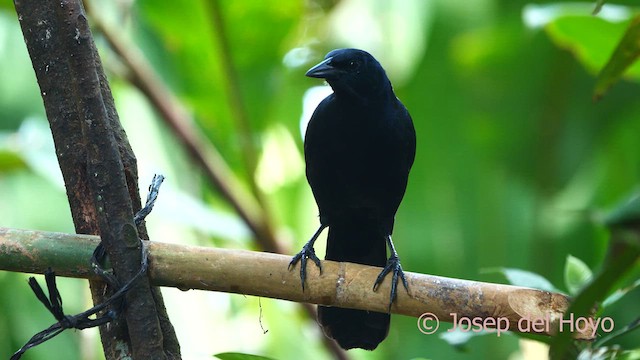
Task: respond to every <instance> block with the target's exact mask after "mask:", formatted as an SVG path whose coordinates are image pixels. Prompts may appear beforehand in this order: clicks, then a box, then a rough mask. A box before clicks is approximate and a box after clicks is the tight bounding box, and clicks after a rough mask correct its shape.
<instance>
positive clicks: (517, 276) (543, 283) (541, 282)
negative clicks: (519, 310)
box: [497, 268, 559, 292]
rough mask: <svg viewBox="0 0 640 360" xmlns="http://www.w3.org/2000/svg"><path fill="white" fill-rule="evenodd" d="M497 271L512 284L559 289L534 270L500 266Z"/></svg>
mask: <svg viewBox="0 0 640 360" xmlns="http://www.w3.org/2000/svg"><path fill="white" fill-rule="evenodd" d="M497 272H499V273H501V274H503V275H504V276H505V277H506V278H507V281H509V283H510V284H511V285H516V286H524V287H530V288H534V289H540V290H545V291H551V292H558V291H559V290H558V289H557V288H556V287H555V286H553V284H552V283H551V282H550V281H549V280H547V279H546V278H545V277H543V276H542V275H539V274H536V273H534V272H530V271H526V270H521V269H513V268H500V269H497Z"/></svg>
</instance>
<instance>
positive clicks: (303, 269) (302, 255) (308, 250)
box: [289, 243, 322, 291]
mask: <svg viewBox="0 0 640 360" xmlns="http://www.w3.org/2000/svg"><path fill="white" fill-rule="evenodd" d="M307 259H311V261H313V262H314V263H315V264H316V266H317V267H318V268H319V269H320V274H322V264H321V263H320V259H318V257H317V256H316V251H315V250H314V249H313V245H310V244H309V243H307V244H305V245H304V246H303V247H302V250H300V252H299V253H297V254H296V255H295V256H294V257H293V258H292V259H291V261H290V262H289V271H291V269H292V268H293V267H294V266H295V265H296V263H297V262H298V261H300V280H301V281H302V291H304V282H305V280H306V278H307Z"/></svg>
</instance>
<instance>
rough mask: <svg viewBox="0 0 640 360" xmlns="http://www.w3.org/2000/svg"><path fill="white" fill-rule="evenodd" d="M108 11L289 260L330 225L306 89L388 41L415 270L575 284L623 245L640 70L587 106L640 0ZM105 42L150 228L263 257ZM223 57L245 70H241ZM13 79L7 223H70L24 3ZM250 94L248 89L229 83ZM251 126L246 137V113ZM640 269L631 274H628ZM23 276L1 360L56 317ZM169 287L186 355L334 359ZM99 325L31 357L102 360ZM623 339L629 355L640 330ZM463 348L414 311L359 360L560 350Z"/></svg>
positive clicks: (484, 344)
mask: <svg viewBox="0 0 640 360" xmlns="http://www.w3.org/2000/svg"><path fill="white" fill-rule="evenodd" d="M212 1H213V0H212ZM91 4H92V7H93V8H94V9H95V10H96V11H94V14H93V15H95V16H100V17H101V18H103V20H105V21H107V23H108V24H109V25H110V26H112V27H114V28H116V29H118V34H119V36H122V37H123V38H125V39H126V40H127V41H129V42H130V44H131V46H136V47H139V48H140V49H141V50H142V52H143V54H144V55H145V57H146V58H147V59H148V60H149V61H150V62H151V64H152V68H153V71H155V72H157V73H158V74H159V76H160V77H161V78H162V79H163V81H164V82H165V83H166V84H167V85H169V87H170V88H171V89H172V90H173V91H174V92H175V93H176V94H177V95H178V96H179V97H180V99H181V100H182V101H183V102H184V104H185V105H186V106H187V107H188V109H189V111H190V112H191V113H192V114H193V115H194V117H195V119H196V120H197V122H198V125H199V126H200V128H201V129H202V131H203V133H204V134H206V136H207V137H208V138H209V139H210V140H211V141H212V142H213V143H214V144H215V145H216V146H217V147H218V149H219V150H220V151H221V153H222V154H223V156H224V158H225V160H226V161H227V162H228V163H229V164H230V166H231V167H232V169H233V170H234V171H235V172H236V174H237V175H238V176H239V177H240V178H241V179H243V181H244V182H245V184H246V185H247V187H250V186H249V184H250V183H252V182H255V183H256V184H257V186H258V188H259V191H262V192H263V193H264V194H265V199H266V202H267V206H268V209H269V210H270V211H271V212H272V213H273V216H272V220H273V221H274V227H275V229H277V232H278V234H279V235H280V237H281V238H282V239H284V240H285V241H287V245H288V246H289V248H290V249H291V253H292V254H293V253H294V252H295V251H297V249H298V248H299V247H300V246H301V245H302V244H303V243H304V241H306V240H307V238H308V237H309V236H310V235H311V234H312V232H313V230H314V229H315V227H316V226H317V218H316V212H317V211H316V208H315V204H314V202H313V198H312V196H311V192H310V191H309V188H308V185H307V184H306V180H305V178H304V165H303V160H302V159H303V154H302V136H301V131H300V129H301V116H302V112H303V97H304V96H305V93H306V91H307V90H308V89H310V88H311V87H315V86H319V85H320V84H319V83H318V81H317V80H314V79H307V78H305V77H304V72H305V71H306V69H308V68H309V67H310V66H311V65H313V64H315V63H316V62H317V61H318V60H320V59H321V58H322V57H323V56H324V54H325V53H326V52H327V51H328V50H330V49H332V48H336V47H359V48H364V49H366V50H368V51H370V52H371V53H373V55H374V56H376V57H377V58H378V59H379V60H380V61H381V62H382V64H383V65H384V67H385V68H386V69H387V72H388V73H389V75H390V77H391V80H392V82H393V83H394V86H395V90H396V93H397V95H398V96H399V97H400V99H401V100H402V101H403V102H404V103H405V105H406V106H407V108H408V109H409V110H410V112H411V114H412V117H413V119H414V122H415V127H416V132H417V137H418V149H417V157H416V162H415V165H414V168H413V171H412V173H411V177H410V182H409V187H408V189H407V193H406V196H405V199H404V201H403V203H402V205H401V207H400V210H399V212H398V214H397V220H396V229H395V233H394V240H395V241H396V246H397V249H398V252H399V254H400V256H401V258H402V261H403V266H404V268H405V269H406V270H407V271H415V272H422V273H429V274H436V275H442V276H451V277H459V278H465V279H473V280H482V281H494V282H504V277H503V276H502V275H500V274H496V273H495V272H487V271H484V270H486V269H492V268H493V269H495V268H506V269H505V271H506V270H511V271H512V272H511V275H512V276H517V277H518V276H519V277H518V278H520V279H522V277H521V276H520V275H522V273H517V272H513V271H514V270H513V269H522V270H526V271H529V272H531V273H537V274H540V275H542V276H543V277H544V278H546V279H549V281H550V283H551V284H563V283H564V279H565V270H564V269H565V261H566V259H567V257H568V256H569V255H571V256H574V257H575V258H577V259H580V260H581V262H580V264H582V262H584V265H585V266H582V265H580V268H581V269H582V270H583V271H586V270H585V269H586V268H589V269H597V268H598V267H599V266H600V264H601V263H602V261H603V259H604V256H605V252H606V249H607V244H608V240H609V234H608V233H607V231H606V230H605V226H604V225H603V224H602V219H603V215H602V214H604V213H605V211H606V210H607V209H610V208H612V207H613V206H614V205H615V204H616V203H618V202H619V201H621V200H622V199H625V198H627V197H628V194H629V193H631V192H633V191H634V189H635V190H637V186H638V179H639V175H640V141H639V136H640V101H639V99H640V86H639V85H638V83H637V81H638V79H639V78H640V75H639V74H640V67H639V65H638V64H636V65H634V66H632V67H631V68H630V69H629V70H628V71H627V72H626V73H625V80H622V81H620V82H619V83H616V84H615V85H614V86H613V87H611V89H610V90H609V92H608V93H607V94H606V96H605V97H604V98H602V99H601V100H600V101H599V102H596V103H594V102H593V101H592V100H591V97H592V93H593V91H594V87H595V85H596V77H595V76H596V74H597V73H598V72H599V71H600V70H601V69H602V68H603V67H604V65H605V64H606V62H607V61H608V59H609V57H610V56H611V54H612V53H613V51H614V49H615V48H616V46H617V44H618V42H619V41H620V39H621V38H622V35H623V34H624V32H625V29H626V28H627V27H628V25H629V23H630V21H631V18H632V17H633V15H634V14H637V13H638V8H633V7H631V6H637V4H636V3H635V1H632V0H628V1H616V2H607V3H606V4H605V5H604V6H603V7H602V9H601V11H600V13H599V15H598V17H593V16H592V15H591V12H592V11H593V10H594V8H595V2H594V3H592V4H589V3H577V2H576V3H573V2H568V3H562V4H558V3H551V2H546V1H544V2H542V4H541V3H540V2H539V3H537V4H530V3H529V2H527V1H520V0H518V1H513V0H510V1H506V0H503V1H500V0H473V1H470V0H469V1H467V0H464V1H463V0H433V1H421V0H413V1H409V0H403V1H394V2H391V1H384V0H376V1H366V0H343V1H326V0H315V1H312V0H307V1H294V0H287V1H278V2H268V1H231V0H221V1H219V2H218V3H217V4H218V6H214V5H215V4H214V3H212V2H211V1H205V0H198V1H185V0H183V1H171V2H169V1H152V0H139V1H135V2H129V1H116V2H113V1H105V0H94V1H91ZM216 12H217V13H216ZM216 14H218V15H216ZM216 19H221V20H222V21H219V20H216ZM90 20H91V18H90ZM220 29H223V30H224V33H223V36H222V37H221V36H220V33H219V31H220ZM95 36H96V41H97V42H98V45H99V48H100V51H101V55H102V59H103V62H104V64H105V66H106V68H107V71H108V72H109V75H110V80H111V85H112V88H113V93H114V97H115V99H116V104H117V106H118V110H119V113H120V117H121V121H122V122H123V126H124V127H125V130H126V131H127V134H128V137H129V140H130V141H131V143H132V146H133V149H134V151H135V153H136V156H137V158H138V161H139V166H140V171H141V178H140V181H141V187H143V188H145V187H146V184H147V183H148V182H149V181H150V180H151V177H152V174H153V173H154V172H160V173H162V174H164V175H165V176H167V180H166V182H165V187H164V188H163V191H162V192H161V194H160V199H159V202H158V205H157V208H156V210H154V213H153V214H152V215H151V216H150V218H149V220H148V223H149V229H150V234H151V238H152V239H153V240H156V241H165V242H186V243H195V244H200V245H211V246H223V247H246V248H252V249H255V248H256V245H255V244H253V243H252V242H251V238H250V235H249V233H248V232H247V230H246V228H245V227H244V226H243V224H242V223H241V222H240V221H239V219H237V218H236V216H235V215H234V214H233V212H232V211H231V210H230V207H229V206H228V204H226V203H225V202H224V201H223V200H222V199H221V198H220V197H219V196H218V195H217V193H216V191H215V189H214V188H212V187H211V185H210V184H208V183H207V182H206V181H205V180H204V178H203V177H202V174H201V173H200V172H199V171H198V169H196V168H195V167H194V166H193V165H192V164H191V163H190V161H189V158H188V156H187V154H186V153H185V152H184V151H183V150H182V148H181V147H180V145H179V143H178V142H177V141H176V140H175V138H174V136H173V134H172V133H171V131H170V130H169V129H168V128H167V127H166V126H165V125H164V124H163V123H162V121H161V120H160V119H159V118H158V115H157V113H156V112H155V111H154V110H153V108H152V107H151V106H150V105H149V103H148V102H147V101H146V99H145V98H144V97H143V96H142V95H141V94H140V93H139V92H138V90H136V89H135V88H134V87H133V86H132V85H131V84H130V83H128V82H127V80H126V78H125V77H123V74H126V71H123V65H122V64H121V63H120V61H119V60H118V57H117V56H116V55H115V54H114V53H113V52H112V51H111V50H110V49H109V48H108V46H107V45H106V42H105V41H104V39H102V38H101V35H100V34H99V33H98V32H96V33H95ZM221 39H222V40H221ZM225 41H226V44H225ZM225 56H226V57H227V60H230V61H231V64H232V67H233V68H234V69H235V74H236V75H237V76H234V75H233V74H230V73H229V72H228V71H226V68H225V62H224V61H225V60H224V59H225ZM0 79H2V81H0V131H1V133H0V199H1V201H0V219H1V220H0V226H5V227H16V228H29V229H42V230H48V231H64V232H73V224H72V222H71V217H70V214H69V210H68V204H67V202H66V197H65V194H64V188H63V187H62V186H61V185H62V183H61V177H60V174H59V170H57V163H56V158H55V152H54V150H53V145H52V141H51V139H50V134H48V128H47V124H46V120H45V116H44V111H43V106H42V101H41V99H40V96H39V91H38V88H37V83H36V81H35V76H34V74H33V70H32V69H31V63H30V61H29V58H28V55H27V51H26V48H25V46H24V42H23V40H22V36H21V32H20V28H19V24H18V21H17V17H16V15H15V12H14V11H13V9H12V7H11V6H10V3H9V2H8V1H7V0H1V1H0ZM233 84H235V85H237V86H238V87H239V98H238V97H236V98H234V96H235V95H233V92H232V91H230V86H231V85H233ZM243 116H244V117H246V119H247V120H248V124H249V127H250V129H251V131H250V133H246V132H244V130H242V127H241V126H239V125H238V124H239V121H240V119H241V117H243ZM246 138H248V139H250V141H251V145H252V146H251V147H253V148H255V149H257V150H258V152H259V153H257V154H255V156H256V159H258V163H257V171H256V172H255V173H253V170H252V169H251V167H250V166H247V164H246V162H245V159H244V158H243V151H244V150H245V149H244V147H243V144H244V143H243V141H245V139H246ZM322 247H323V245H322V244H318V246H317V248H318V250H319V251H320V250H321V249H322ZM320 252H321V253H322V252H323V251H320ZM639 274H640V268H638V265H637V264H636V268H635V270H634V271H632V272H631V273H630V274H629V275H628V279H627V282H626V283H625V284H627V285H628V284H630V283H632V282H633V281H634V280H636V279H637V278H638V275H639ZM567 276H568V277H571V278H572V279H574V275H571V274H570V275H567ZM524 278H525V279H527V277H526V276H525V277H524ZM25 279H26V276H25V275H21V274H10V273H5V272H1V273H0V309H1V310H0V357H7V355H8V354H10V353H12V352H13V351H15V350H16V349H18V348H19V347H20V346H21V345H22V344H23V343H24V342H25V341H26V340H27V339H28V338H29V337H30V336H31V335H33V333H35V332H36V331H39V330H41V329H43V328H45V327H47V326H48V325H49V324H50V323H51V322H52V321H53V319H52V318H51V317H50V316H49V314H48V313H47V312H46V311H45V309H44V308H43V307H42V306H41V305H39V304H37V300H36V299H35V297H34V296H33V295H32V294H31V293H30V290H29V289H28V286H27V284H26V281H25ZM538 280H539V279H538ZM538 280H536V281H538ZM578 280H580V279H577V280H576V281H578ZM580 281H582V280H580ZM578 282H579V281H578ZM60 284H61V287H62V296H63V299H64V300H65V309H66V310H67V311H69V312H79V311H81V310H83V309H84V308H86V307H88V304H89V303H90V298H89V296H88V293H87V289H86V282H83V281H78V280H67V281H63V280H62V279H61V280H60ZM576 284H577V283H576ZM625 284H621V286H622V285H625ZM530 286H533V284H531V285H530ZM634 289H635V288H634ZM570 290H572V291H574V290H575V289H570ZM164 293H165V296H166V302H167V307H168V310H169V313H170V316H171V319H172V321H173V323H174V325H175V326H176V329H177V332H178V336H179V338H180V341H181V344H182V349H183V354H184V358H185V359H200V358H202V359H205V358H206V359H209V358H211V357H212V354H217V353H222V352H243V353H252V354H259V355H264V356H268V357H272V358H276V359H298V358H310V359H316V358H319V359H321V358H327V357H328V356H329V354H328V352H327V351H326V349H325V348H324V347H323V346H322V344H321V342H320V337H319V336H320V335H319V330H318V329H317V327H316V326H315V325H314V324H312V323H310V322H309V321H308V320H307V319H306V318H305V317H304V316H302V313H301V311H300V309H299V307H297V306H296V305H295V304H292V303H288V302H283V301H276V300H270V299H256V298H247V297H244V296H239V295H227V294H215V293H204V292H195V291H190V292H186V293H184V292H180V291H178V290H175V289H165V290H164ZM638 304H640V293H638V291H633V290H631V291H629V292H628V293H626V295H625V296H624V297H622V298H621V299H619V300H618V301H617V302H615V304H613V305H612V306H610V307H608V308H607V313H605V314H603V316H610V317H612V318H613V319H614V321H615V324H616V328H622V327H624V326H625V325H626V324H628V323H629V322H631V321H632V320H634V319H635V318H636V317H637V315H638V314H639V313H640V305H638ZM444 325H446V324H444ZM264 330H268V332H265V331H264ZM445 332H446V326H442V330H441V331H440V333H445ZM96 336H97V335H96V332H95V331H93V332H91V331H84V332H66V333H65V334H63V335H61V336H59V337H58V338H56V339H55V340H53V341H51V342H49V343H47V344H44V345H41V346H40V347H39V348H36V349H33V350H30V351H29V352H28V353H27V354H26V355H25V356H24V359H100V358H102V356H103V355H102V354H101V351H100V345H99V340H98V339H97V337H96ZM617 340H619V341H617V342H616V343H618V344H619V345H620V346H622V348H627V349H631V348H633V347H635V346H637V344H638V343H640V335H639V334H638V333H637V332H632V333H630V334H627V335H625V336H623V337H621V338H619V339H617ZM608 345H610V344H608ZM464 348H465V349H466V351H467V352H466V353H462V352H459V351H458V350H456V348H454V347H452V346H451V345H449V344H448V343H447V342H445V341H444V340H442V339H440V337H439V336H437V335H431V336H426V335H423V334H422V333H421V332H419V331H418V329H417V327H416V322H415V319H414V318H408V317H401V316H394V317H393V321H392V328H391V331H390V334H389V337H388V339H387V340H386V341H385V342H384V343H383V344H382V345H381V346H380V348H379V350H376V351H375V352H364V351H351V352H349V354H350V355H352V357H353V358H354V359H360V358H362V359H365V358H366V359H389V358H398V359H411V358H434V359H442V358H446V359H469V358H472V359H484V358H495V359H506V358H510V357H511V358H514V359H538V358H540V357H537V356H540V354H543V353H544V348H543V349H542V350H540V349H537V350H531V349H532V347H531V345H530V344H526V343H523V342H522V341H521V340H520V339H519V338H518V337H516V336H506V335H505V336H501V337H499V338H498V337H496V336H494V335H492V334H489V335H486V336H482V337H478V338H474V339H470V340H469V342H468V343H467V344H466V346H465V347H464Z"/></svg>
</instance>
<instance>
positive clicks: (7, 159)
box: [0, 150, 27, 172]
mask: <svg viewBox="0 0 640 360" xmlns="http://www.w3.org/2000/svg"><path fill="white" fill-rule="evenodd" d="M26 167H27V164H25V162H24V160H23V159H22V157H21V156H20V154H18V153H15V152H13V151H10V150H0V172H5V171H11V170H17V169H24V168H26Z"/></svg>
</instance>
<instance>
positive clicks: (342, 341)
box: [318, 218, 390, 350]
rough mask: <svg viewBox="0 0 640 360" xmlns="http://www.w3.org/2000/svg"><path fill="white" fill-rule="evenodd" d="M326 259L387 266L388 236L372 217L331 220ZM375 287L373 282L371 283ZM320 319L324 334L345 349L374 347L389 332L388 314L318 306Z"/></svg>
mask: <svg viewBox="0 0 640 360" xmlns="http://www.w3.org/2000/svg"><path fill="white" fill-rule="evenodd" d="M325 259H327V260H333V261H346V262H352V263H358V264H365V265H373V266H384V265H385V264H386V261H387V252H386V243H385V238H384V236H383V235H382V234H381V232H380V230H379V226H378V225H377V224H376V223H375V222H372V221H371V220H370V219H358V218H350V219H343V220H342V221H340V222H338V223H331V225H330V226H329V235H328V238H327V254H326V257H325ZM371 286H372V287H373V283H372V284H371ZM318 321H319V322H320V325H321V326H322V330H323V331H324V333H325V334H326V335H327V336H329V337H330V338H333V339H335V340H336V341H337V342H338V344H339V345H340V347H342V348H343V349H351V348H362V349H366V350H373V349H375V348H376V347H377V346H378V344H379V343H380V342H382V340H384V339H385V338H386V337H387V334H388V333H389V322H390V316H389V314H385V313H379V312H373V311H365V310H354V309H343V308H338V307H327V306H318Z"/></svg>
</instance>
